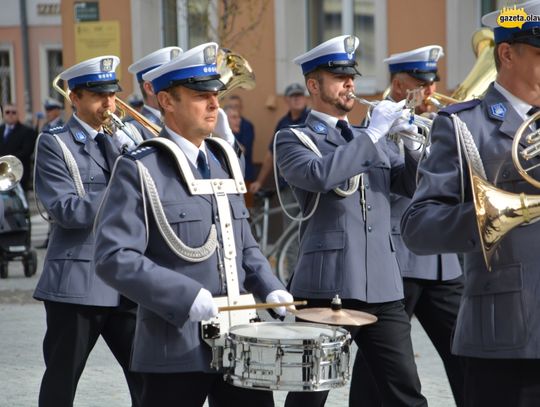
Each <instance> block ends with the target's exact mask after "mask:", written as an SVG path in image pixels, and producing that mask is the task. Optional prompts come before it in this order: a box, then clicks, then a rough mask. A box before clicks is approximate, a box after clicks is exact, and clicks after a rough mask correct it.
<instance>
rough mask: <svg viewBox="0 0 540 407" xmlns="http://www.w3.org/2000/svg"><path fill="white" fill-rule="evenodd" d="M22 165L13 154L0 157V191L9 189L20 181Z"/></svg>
mask: <svg viewBox="0 0 540 407" xmlns="http://www.w3.org/2000/svg"><path fill="white" fill-rule="evenodd" d="M23 172H24V171H23V165H22V162H21V160H19V159H18V158H17V157H15V156H14V155H5V156H3V157H0V192H6V191H9V190H11V189H13V188H15V186H17V184H18V183H19V182H20V181H21V178H22V176H23Z"/></svg>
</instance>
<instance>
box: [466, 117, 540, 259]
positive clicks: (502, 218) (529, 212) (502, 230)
mask: <svg viewBox="0 0 540 407" xmlns="http://www.w3.org/2000/svg"><path fill="white" fill-rule="evenodd" d="M538 118H540V111H539V112H537V113H535V114H533V115H532V116H531V117H529V118H528V119H527V120H525V121H524V122H523V123H522V124H521V126H520V127H519V128H518V130H517V131H516V134H515V136H514V141H513V143H512V161H513V163H514V166H515V167H516V169H517V170H518V172H519V174H520V175H521V176H522V177H523V178H524V179H525V180H526V181H527V182H529V183H530V184H532V185H533V186H535V187H536V188H540V181H538V180H536V179H535V178H533V177H532V176H531V175H529V172H530V171H531V170H533V169H535V168H537V167H539V166H540V164H534V165H532V166H531V167H529V168H525V167H524V166H523V164H522V161H521V159H523V160H524V161H528V160H530V159H531V158H534V157H537V156H538V155H540V129H538V130H536V131H535V132H532V133H530V134H528V135H527V136H525V137H524V141H525V143H526V144H530V146H529V147H526V148H524V149H523V150H521V151H520V150H519V148H520V145H521V144H522V143H521V140H522V138H523V135H524V134H525V133H526V132H527V130H528V128H529V126H530V125H531V123H533V122H534V121H535V120H536V119H538ZM470 177H471V183H472V191H473V199H474V208H475V212H476V221H477V225H478V231H479V233H480V239H481V243H482V252H483V253H484V260H485V261H486V265H487V267H488V269H490V268H491V265H490V264H491V259H492V257H493V254H494V253H495V250H496V249H497V246H498V245H499V243H500V242H501V240H502V238H503V237H504V236H505V235H506V234H507V233H508V232H510V231H511V230H512V229H514V228H515V227H517V226H520V225H522V224H527V223H530V222H533V221H535V220H537V219H538V218H540V195H526V194H524V193H520V194H516V193H513V192H508V191H504V190H502V189H499V188H497V187H495V186H494V185H492V184H490V183H489V182H488V181H486V180H484V179H483V178H482V177H481V176H479V175H478V174H476V173H475V172H474V171H473V170H472V169H471V170H470Z"/></svg>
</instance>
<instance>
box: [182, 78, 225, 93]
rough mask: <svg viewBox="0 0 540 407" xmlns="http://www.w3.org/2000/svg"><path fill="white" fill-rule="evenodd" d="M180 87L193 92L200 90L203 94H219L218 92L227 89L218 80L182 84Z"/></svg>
mask: <svg viewBox="0 0 540 407" xmlns="http://www.w3.org/2000/svg"><path fill="white" fill-rule="evenodd" d="M182 86H185V87H186V88H189V89H193V90H200V91H203V92H219V91H220V90H225V89H227V86H225V84H224V83H223V82H221V81H220V80H219V79H210V80H207V81H200V82H186V83H182Z"/></svg>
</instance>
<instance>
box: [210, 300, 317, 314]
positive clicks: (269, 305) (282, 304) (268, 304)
mask: <svg viewBox="0 0 540 407" xmlns="http://www.w3.org/2000/svg"><path fill="white" fill-rule="evenodd" d="M289 305H307V301H292V302H262V303H260V304H246V305H229V306H226V307H219V308H218V311H219V312H223V311H240V310H244V309H254V308H276V307H288V306H289Z"/></svg>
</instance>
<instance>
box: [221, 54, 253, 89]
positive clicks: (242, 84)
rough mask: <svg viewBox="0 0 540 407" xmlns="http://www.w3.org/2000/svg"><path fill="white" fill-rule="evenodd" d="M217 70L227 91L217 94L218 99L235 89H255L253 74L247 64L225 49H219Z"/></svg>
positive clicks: (244, 60)
mask: <svg viewBox="0 0 540 407" xmlns="http://www.w3.org/2000/svg"><path fill="white" fill-rule="evenodd" d="M217 68H218V72H219V74H220V75H221V78H220V80H221V82H223V83H224V84H225V85H227V89H225V90H224V91H222V92H220V93H219V99H223V97H225V95H226V94H227V93H228V92H230V91H231V90H233V89H235V88H242V89H246V90H252V89H254V88H255V74H254V73H253V69H251V66H250V65H249V62H248V61H247V60H246V59H245V58H244V57H242V56H241V55H239V54H236V53H234V52H232V51H231V50H230V49H227V48H220V49H219V51H218V55H217Z"/></svg>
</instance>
